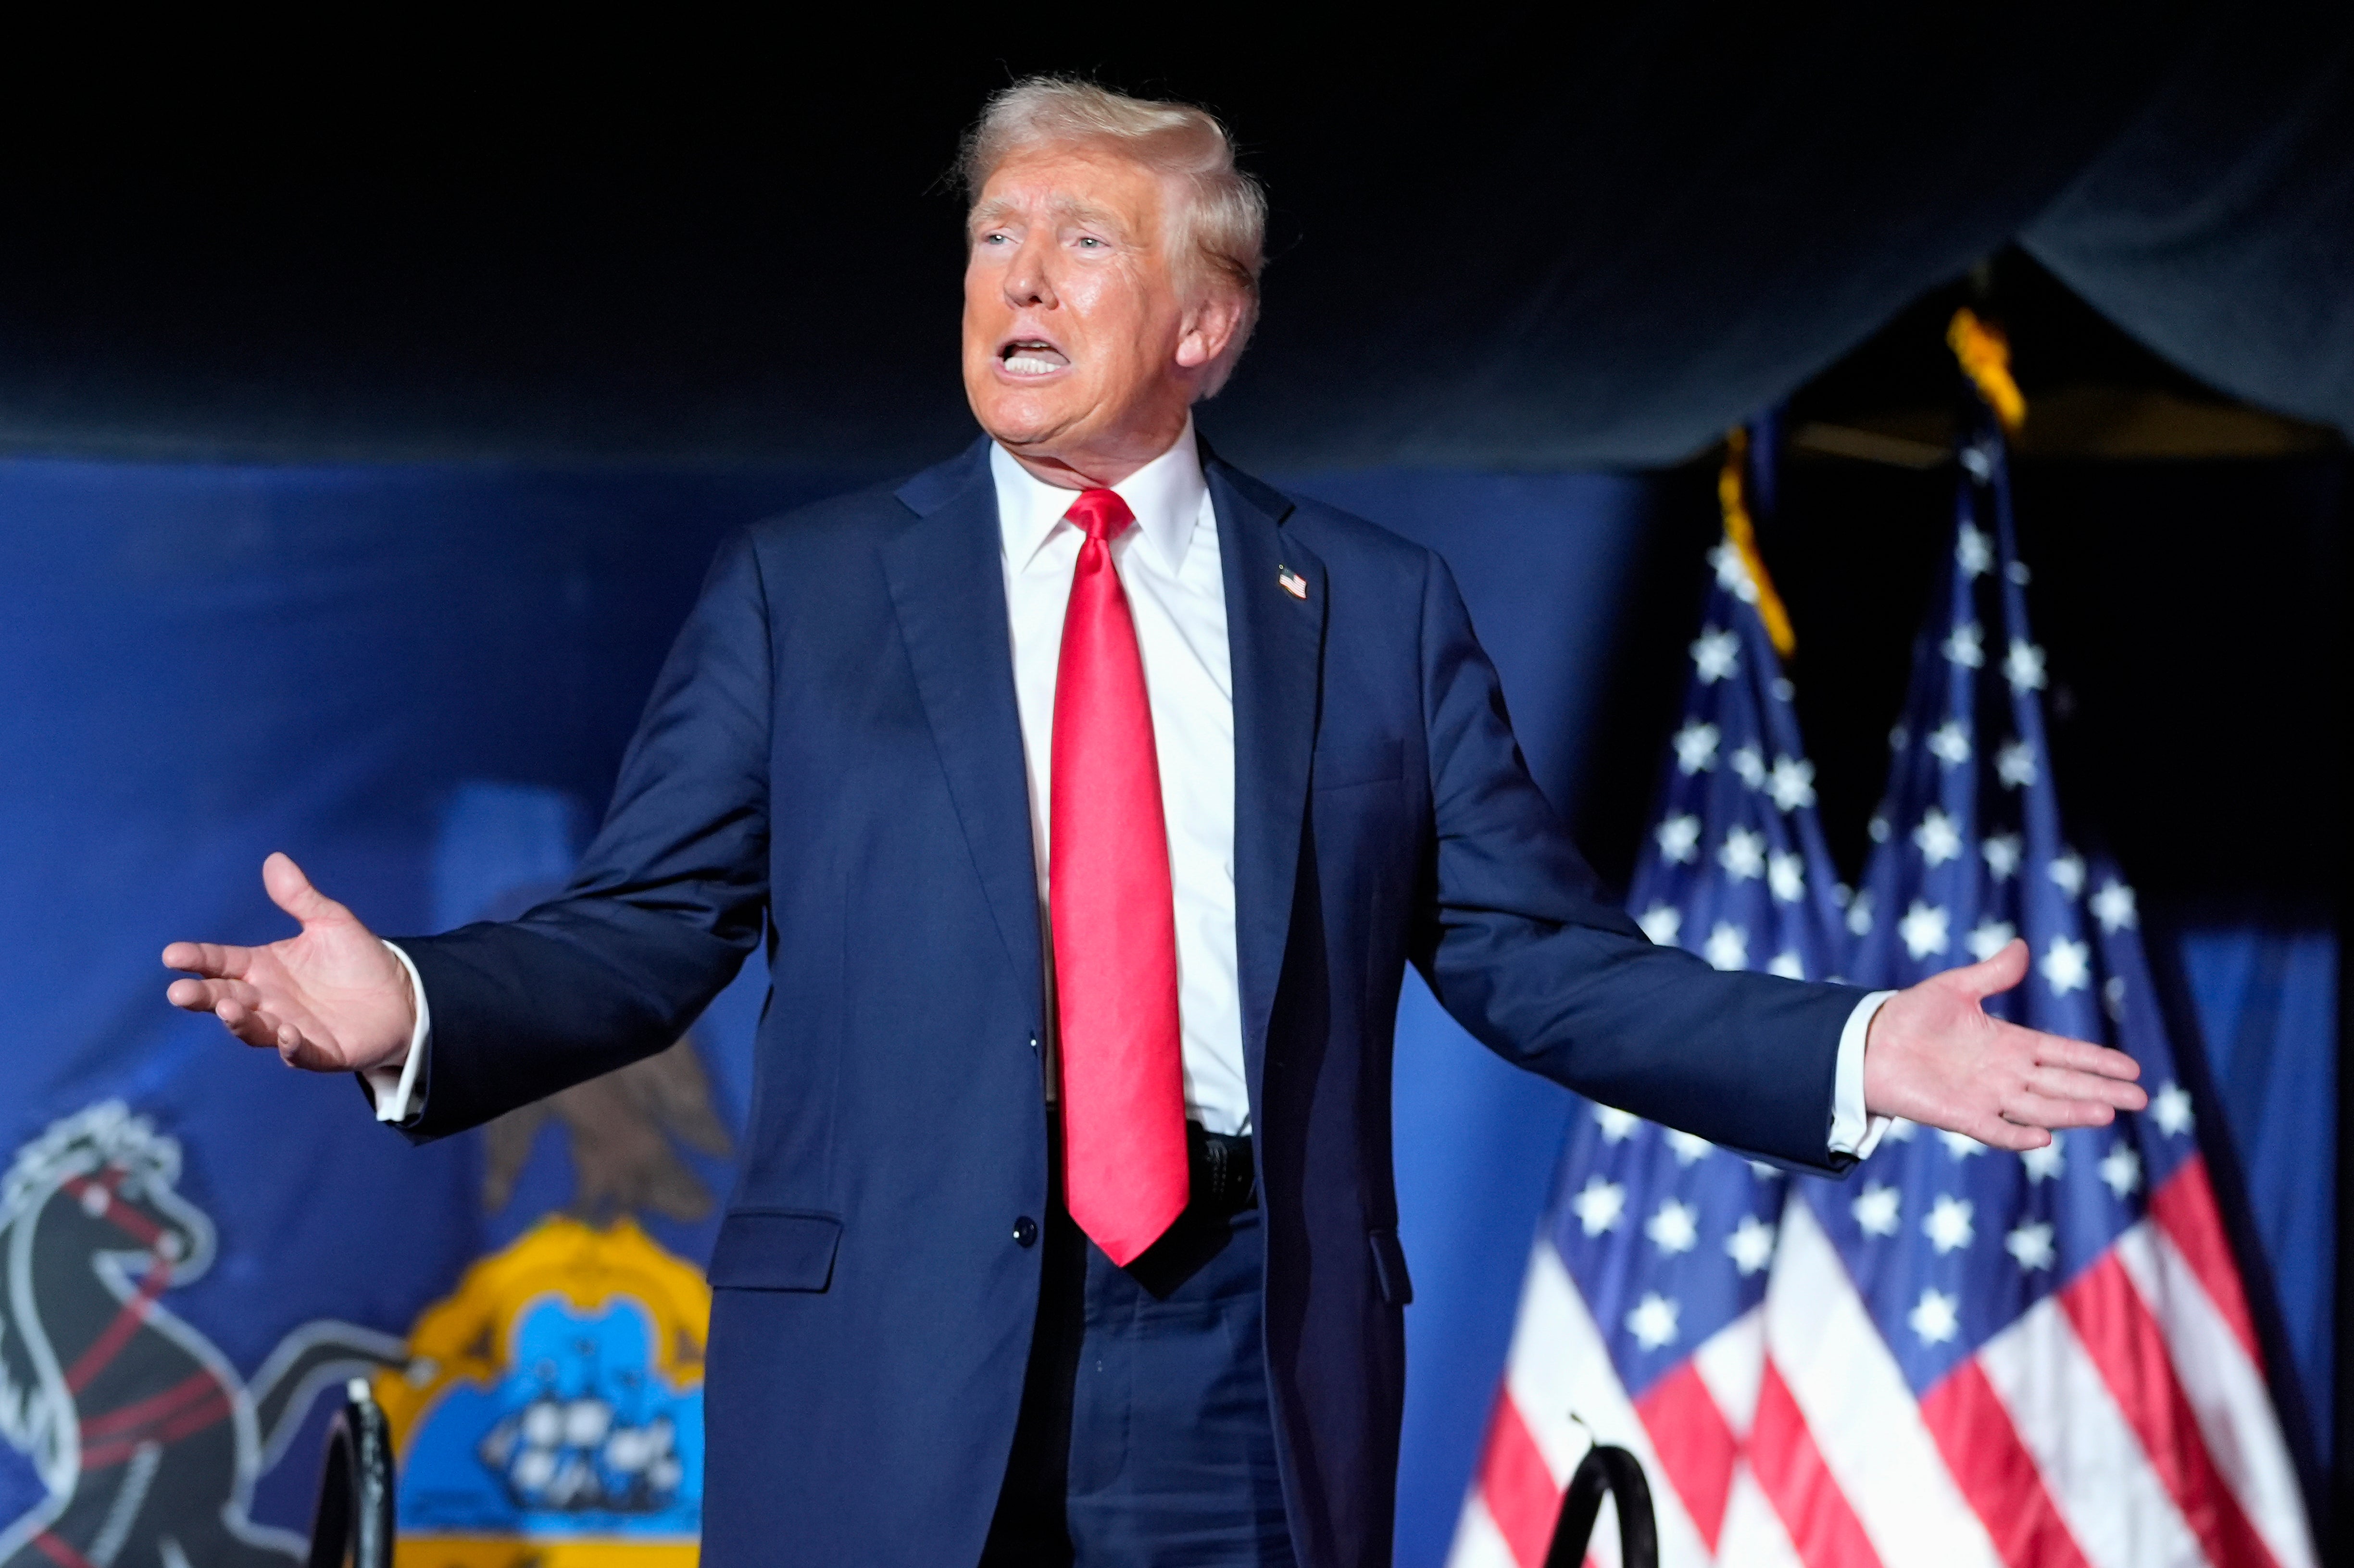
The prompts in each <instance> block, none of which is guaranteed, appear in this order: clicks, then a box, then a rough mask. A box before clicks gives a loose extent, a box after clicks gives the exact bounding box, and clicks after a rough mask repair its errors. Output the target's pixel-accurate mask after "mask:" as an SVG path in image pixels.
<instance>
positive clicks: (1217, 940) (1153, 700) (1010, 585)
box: [989, 421, 1251, 1133]
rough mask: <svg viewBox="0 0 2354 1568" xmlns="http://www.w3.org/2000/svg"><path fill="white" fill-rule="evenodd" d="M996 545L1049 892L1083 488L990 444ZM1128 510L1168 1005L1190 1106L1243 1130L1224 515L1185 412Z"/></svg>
mask: <svg viewBox="0 0 2354 1568" xmlns="http://www.w3.org/2000/svg"><path fill="white" fill-rule="evenodd" d="M989 469H990V476H991V478H992V479H993V480H995V481H996V483H997V526H998V536H999V539H1000V542H1001V543H1002V546H1003V557H1002V558H1003V562H1004V567H1005V613H1006V620H1007V621H1008V623H1009V624H1010V625H1011V627H1012V629H1013V694H1014V699H1015V701H1016V703H1017V704H1018V705H1019V706H1020V708H1021V712H1022V752H1023V757H1024V758H1026V759H1027V760H1028V762H1029V767H1030V842H1031V844H1032V846H1033V847H1034V849H1035V850H1036V852H1037V858H1038V899H1039V907H1040V910H1041V911H1042V914H1043V911H1044V907H1045V899H1046V860H1047V833H1048V831H1049V828H1050V826H1051V824H1050V823H1049V822H1048V821H1047V818H1048V814H1049V810H1048V809H1049V805H1050V803H1051V802H1052V801H1053V800H1054V798H1055V797H1054V791H1053V789H1052V788H1051V785H1052V783H1053V770H1054V758H1055V674H1056V673H1057V671H1058V670H1059V669H1060V668H1061V662H1062V652H1063V614H1064V611H1065V610H1066V609H1067V608H1068V607H1069V605H1070V601H1071V576H1072V573H1073V572H1074V571H1075V570H1076V567H1077V566H1078V559H1079V546H1080V544H1081V542H1082V541H1084V540H1085V539H1086V537H1087V535H1085V534H1084V533H1082V532H1081V531H1080V529H1079V527H1078V525H1077V524H1075V523H1071V522H1069V521H1067V520H1066V518H1065V517H1064V515H1063V514H1064V513H1066V512H1067V511H1068V510H1069V509H1070V507H1071V504H1072V503H1074V502H1076V501H1077V500H1078V498H1079V493H1078V492H1077V491H1076V490H1066V489H1064V488H1063V487H1062V486H1060V485H1054V484H1048V483H1047V482H1045V481H1044V480H1042V479H1039V478H1037V477H1035V476H1034V475H1033V474H1032V473H1031V472H1030V471H1029V470H1027V469H1025V468H1023V466H1022V465H1021V464H1020V463H1018V462H1015V461H1013V458H1012V457H1011V456H1009V455H1007V453H1006V450H1005V449H1004V448H1002V447H991V449H990V450H989ZM1111 488H1112V491H1113V493H1115V494H1117V495H1118V496H1119V498H1120V499H1121V500H1122V501H1125V502H1127V503H1128V509H1129V511H1130V512H1132V513H1134V514H1136V524H1135V526H1133V527H1130V528H1126V529H1123V530H1122V531H1121V532H1120V534H1119V537H1117V538H1115V539H1114V540H1112V542H1111V558H1112V564H1113V566H1114V567H1116V568H1117V569H1118V570H1119V586H1120V588H1122V589H1123V590H1124V591H1125V592H1126V593H1127V595H1128V608H1129V616H1130V618H1131V619H1133V620H1134V621H1135V622H1136V651H1137V657H1138V659H1139V660H1140V662H1141V663H1142V664H1143V666H1144V691H1145V696H1146V699H1147V700H1148V701H1149V702H1150V704H1151V705H1152V747H1153V750H1154V752H1155V754H1156V755H1157V756H1158V758H1159V759H1160V764H1161V818H1162V821H1164V822H1165V823H1166V824H1167V826H1168V830H1169V885H1170V890H1171V892H1172V894H1174V895H1175V897H1176V903H1177V911H1176V913H1177V1021H1178V1029H1179V1033H1180V1035H1181V1037H1182V1041H1183V1050H1184V1064H1185V1114H1186V1115H1187V1116H1188V1117H1189V1118H1192V1119H1193V1120H1195V1121H1198V1122H1200V1123H1201V1124H1202V1125H1203V1126H1204V1128H1207V1129H1209V1130H1210V1131H1212V1132H1224V1133H1244V1132H1248V1131H1249V1130H1250V1126H1251V1121H1250V1096H1249V1093H1248V1090H1247V1088H1246V1081H1245V1079H1244V1076H1243V1015H1242V998H1241V992H1240V990H1239V988H1238V986H1237V984H1236V981H1235V683H1234V674H1233V664H1232V662H1231V660H1230V659H1229V658H1228V655H1227V643H1226V579H1225V573H1224V572H1223V571H1222V570H1221V568H1220V567H1219V564H1218V520H1217V516H1216V514H1215V513H1214V511H1213V510H1212V508H1211V505H1210V487H1209V485H1208V484H1207V483H1206V482H1204V480H1203V478H1202V460H1201V457H1200V453H1199V449H1198V448H1197V446H1196V445H1195V443H1194V440H1193V425H1192V422H1191V421H1188V422H1187V424H1186V427H1185V433H1184V434H1183V435H1182V436H1180V437H1179V438H1178V439H1177V444H1176V445H1174V446H1172V447H1171V448H1170V449H1169V450H1167V451H1165V452H1163V453H1161V455H1160V456H1159V457H1157V458H1155V459H1153V460H1152V461H1150V462H1149V463H1147V464H1145V465H1144V466H1143V467H1142V468H1140V469H1138V470H1137V471H1135V472H1134V473H1132V474H1129V476H1128V477H1127V478H1126V479H1124V480H1122V481H1120V482H1119V483H1118V484H1115V485H1113V486H1112V487H1111Z"/></svg>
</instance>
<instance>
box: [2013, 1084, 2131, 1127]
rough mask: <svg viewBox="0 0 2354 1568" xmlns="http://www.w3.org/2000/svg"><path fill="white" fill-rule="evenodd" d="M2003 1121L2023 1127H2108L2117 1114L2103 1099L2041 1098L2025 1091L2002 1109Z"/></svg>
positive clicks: (2054, 1096)
mask: <svg viewBox="0 0 2354 1568" xmlns="http://www.w3.org/2000/svg"><path fill="white" fill-rule="evenodd" d="M2002 1114H2003V1119H2004V1120H2006V1121H2012V1122H2017V1123H2018V1124H2019V1125H2020V1126H2021V1127H2041V1128H2066V1127H2106V1126H2108V1125H2109V1123H2111V1122H2113V1121H2115V1119H2116V1118H2117V1113H2116V1112H2115V1110H2114V1109H2112V1108H2111V1107H2108V1106H2106V1105H2105V1104H2103V1103H2102V1102H2101V1101H2099V1100H2086V1099H2074V1098H2071V1097H2066V1096H2058V1095H2041V1094H2037V1093H2035V1092H2034V1091H2032V1090H2024V1091H2021V1092H2020V1093H2019V1094H2017V1095H2014V1096H2013V1097H2011V1099H2010V1101H2009V1103H2008V1104H2006V1105H2005V1106H2004V1107H2002Z"/></svg>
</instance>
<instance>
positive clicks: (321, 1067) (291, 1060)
mask: <svg viewBox="0 0 2354 1568" xmlns="http://www.w3.org/2000/svg"><path fill="white" fill-rule="evenodd" d="M278 1056H279V1060H281V1061H282V1062H284V1063H285V1064H286V1065H288V1066H290V1067H300V1068H302V1070H303V1071H304V1072H306V1073H334V1072H341V1071H342V1070H343V1066H344V1060H343V1058H342V1056H340V1055H338V1054H336V1053H335V1052H334V1051H333V1050H331V1049H329V1048H328V1047H327V1046H325V1045H323V1044H320V1043H319V1042H318V1041H316V1040H313V1039H312V1038H311V1037H310V1036H309V1035H307V1034H305V1033H302V1031H301V1030H299V1029H296V1028H294V1027H292V1025H283V1026H281V1028H280V1029H279V1032H278Z"/></svg>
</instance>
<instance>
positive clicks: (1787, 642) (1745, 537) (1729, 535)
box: [1716, 425, 1798, 659]
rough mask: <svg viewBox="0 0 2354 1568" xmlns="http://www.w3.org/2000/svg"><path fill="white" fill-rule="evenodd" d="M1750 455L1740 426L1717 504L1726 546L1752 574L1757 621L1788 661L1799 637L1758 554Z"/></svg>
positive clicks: (1729, 437) (1720, 478)
mask: <svg viewBox="0 0 2354 1568" xmlns="http://www.w3.org/2000/svg"><path fill="white" fill-rule="evenodd" d="M1748 451H1749V432H1748V431H1747V430H1745V429H1742V428H1741V427H1740V426H1739V425H1735V426H1734V427H1733V429H1732V430H1731V431H1729V432H1728V433H1727V434H1726V436H1725V438H1724V467H1723V470H1722V471H1719V472H1718V474H1717V476H1716V501H1717V504H1718V505H1719V506H1720V507H1722V508H1723V511H1724V542H1725V543H1726V544H1728V545H1731V546H1733V548H1734V551H1735V552H1736V553H1738V554H1739V555H1740V556H1741V564H1742V565H1743V566H1744V567H1747V568H1748V570H1749V580H1750V581H1751V582H1752V583H1754V584H1755V585H1756V588H1757V619H1758V620H1762V621H1764V622H1765V635H1766V637H1767V638H1768V639H1769V640H1770V641H1772V642H1773V644H1774V652H1776V653H1779V654H1780V655H1781V656H1782V657H1783V658H1785V659H1787V658H1788V657H1789V656H1790V655H1791V654H1792V653H1795V652H1797V648H1798V637H1797V633H1796V632H1794V631H1792V630H1790V612H1789V611H1788V610H1787V609H1783V608H1782V596H1781V595H1780V594H1777V593H1776V592H1775V591H1774V579H1773V578H1772V577H1768V576H1766V575H1765V557H1764V556H1760V555H1759V554H1758V553H1757V529H1756V527H1755V524H1752V523H1751V522H1750V520H1749V503H1748V499H1747V495H1748V484H1747V476H1746V474H1745V473H1744V465H1743V460H1744V458H1745V457H1746V456H1747V455H1748Z"/></svg>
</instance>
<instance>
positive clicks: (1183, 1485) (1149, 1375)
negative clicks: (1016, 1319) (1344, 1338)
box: [981, 1183, 1293, 1568]
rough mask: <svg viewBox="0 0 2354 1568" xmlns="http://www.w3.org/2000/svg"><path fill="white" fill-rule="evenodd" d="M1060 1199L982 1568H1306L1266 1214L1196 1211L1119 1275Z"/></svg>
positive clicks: (1048, 1233)
mask: <svg viewBox="0 0 2354 1568" xmlns="http://www.w3.org/2000/svg"><path fill="white" fill-rule="evenodd" d="M1057 1186H1058V1187H1059V1183H1057ZM1055 1196H1056V1201H1055V1202H1054V1203H1053V1205H1052V1206H1051V1212H1050V1213H1049V1215H1048V1218H1047V1222H1046V1224H1045V1226H1044V1234H1043V1235H1042V1236H1041V1237H1040V1243H1041V1245H1043V1246H1044V1248H1045V1249H1046V1252H1045V1255H1044V1257H1043V1258H1042V1259H1041V1260H1040V1262H1041V1265H1042V1267H1043V1271H1044V1277H1043V1279H1042V1283H1041V1291H1040V1298H1039V1308H1038V1326H1037V1329H1036V1330H1035V1333H1034V1338H1033V1340H1032V1343H1031V1351H1030V1365H1029V1372H1028V1376H1027V1379H1026V1381H1025V1382H1024V1383H1023V1397H1022V1414H1021V1419H1020V1422H1019V1424H1018V1425H1017V1427H1016V1429H1015V1433H1014V1440H1013V1459H1012V1461H1011V1462H1010V1463H1009V1464H1008V1466H1007V1467H1006V1474H1005V1479H1004V1483H1003V1486H1002V1489H1001V1491H1000V1493H999V1497H998V1505H997V1513H996V1516H995V1518H994V1520H992V1522H991V1527H990V1534H989V1544H988V1546H987V1548H986V1549H985V1550H984V1551H983V1552H982V1554H981V1565H982V1568H1044V1565H1052V1568H1115V1565H1117V1568H1293V1559H1292V1554H1291V1542H1290V1536H1289V1534H1288V1530H1287V1527H1286V1525H1285V1523H1284V1516H1283V1492H1282V1488H1281V1486H1280V1484H1279V1482H1278V1478H1277V1474H1276V1460H1275V1428H1274V1423H1273V1419H1272V1417H1271V1416H1270V1414H1269V1413H1268V1409H1267V1365H1266V1360H1265V1356H1264V1353H1263V1351H1262V1349H1261V1340H1260V1327H1261V1319H1262V1307H1261V1300H1262V1294H1261V1290H1260V1257H1261V1249H1260V1245H1259V1214H1258V1211H1257V1209H1256V1208H1250V1209H1246V1210H1244V1211H1243V1212H1242V1213H1237V1214H1233V1215H1231V1216H1229V1215H1222V1214H1215V1213H1199V1212H1195V1211H1188V1212H1187V1213H1186V1214H1185V1215H1184V1216H1183V1217H1182V1219H1180V1220H1179V1221H1178V1222H1177V1224H1176V1225H1175V1226H1173V1227H1172V1229H1171V1232H1170V1234H1168V1235H1167V1236H1164V1237H1163V1238H1162V1239H1161V1241H1159V1242H1156V1243H1155V1244H1153V1246H1152V1247H1151V1249H1150V1251H1148V1252H1146V1253H1145V1255H1143V1256H1141V1257H1140V1258H1138V1259H1136V1260H1135V1261H1134V1262H1133V1263H1131V1264H1130V1265H1129V1266H1128V1267H1126V1268H1120V1267H1118V1266H1115V1265H1114V1264H1113V1263H1112V1261H1111V1259H1109V1258H1108V1257H1106V1256H1105V1255H1103V1253H1102V1251H1101V1250H1100V1249H1099V1248H1097V1246H1096V1245H1095V1244H1094V1243H1092V1242H1090V1241H1088V1240H1087V1236H1086V1235H1085V1234H1082V1233H1081V1232H1080V1230H1079V1228H1078V1226H1077V1225H1076V1224H1073V1223H1072V1221H1071V1217H1070V1214H1069V1213H1068V1211H1066V1209H1065V1208H1064V1207H1063V1205H1062V1202H1060V1196H1061V1195H1060V1192H1059V1191H1058V1192H1056V1195H1055Z"/></svg>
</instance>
